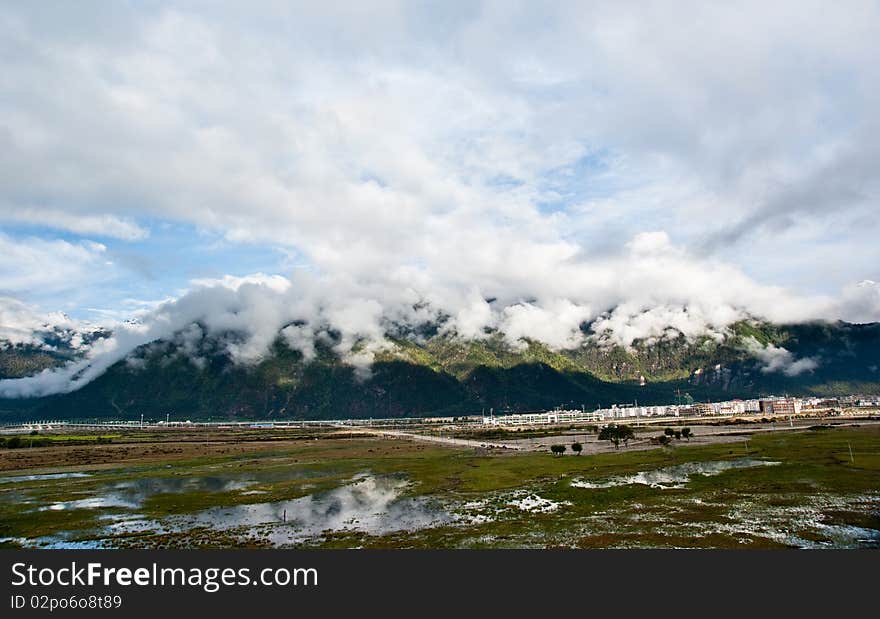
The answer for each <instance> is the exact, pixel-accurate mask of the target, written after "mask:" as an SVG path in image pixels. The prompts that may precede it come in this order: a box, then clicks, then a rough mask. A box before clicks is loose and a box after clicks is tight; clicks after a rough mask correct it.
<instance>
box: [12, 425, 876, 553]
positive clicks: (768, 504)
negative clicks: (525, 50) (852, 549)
mask: <svg viewBox="0 0 880 619" xmlns="http://www.w3.org/2000/svg"><path fill="white" fill-rule="evenodd" d="M331 436H333V435H332V434H330V433H327V432H320V433H316V434H312V433H310V432H305V433H304V432H293V431H284V432H278V433H267V432H265V431H263V432H251V433H249V432H245V431H243V432H241V433H238V434H236V435H233V436H230V435H229V434H221V433H217V434H214V435H207V434H206V435H204V436H201V437H200V436H183V435H174V436H172V435H170V434H168V433H167V432H166V433H165V434H161V433H160V435H158V436H157V435H155V434H149V433H144V434H137V433H135V434H132V435H126V436H123V437H121V438H116V437H114V444H112V445H88V446H85V447H83V446H77V447H61V446H56V447H45V448H34V449H31V450H28V449H19V450H4V451H2V452H0V470H5V471H7V472H6V473H3V475H7V476H15V475H35V474H58V473H72V472H77V473H87V474H88V476H84V477H68V478H63V479H57V478H55V479H39V478H38V479H34V480H30V481H10V480H9V479H8V477H6V478H4V480H2V483H0V539H2V540H4V541H3V542H0V543H2V544H4V545H8V546H17V545H31V544H32V543H33V540H37V539H52V540H56V541H57V540H58V539H62V540H65V541H71V540H73V541H77V540H78V541H86V542H87V541H88V540H93V539H97V540H101V545H103V546H111V547H113V546H136V547H228V546H255V547H261V546H268V545H271V542H270V541H269V538H270V536H268V535H267V536H262V537H261V534H260V533H259V531H260V530H262V529H259V528H258V529H257V532H256V533H254V532H253V531H244V530H237V531H236V530H223V531H221V530H211V529H206V528H205V527H196V528H193V529H191V530H173V531H161V530H156V529H150V528H147V529H146V530H135V531H131V530H129V531H123V532H114V533H113V534H112V535H111V534H109V533H108V531H107V529H106V528H105V525H106V522H107V518H108V516H109V517H116V518H120V519H124V518H127V517H131V518H135V517H136V518H138V519H147V520H149V521H150V522H163V521H165V520H166V519H168V518H173V517H175V516H180V515H186V514H193V513H198V512H203V511H204V510H211V509H216V508H230V507H233V506H240V505H250V504H257V503H260V504H265V503H276V502H283V501H291V500H294V499H298V498H301V497H306V496H320V495H321V494H322V493H326V492H330V491H332V490H334V489H336V488H339V487H341V486H344V485H345V484H348V483H351V480H352V479H353V478H355V476H357V475H359V474H360V475H363V474H370V475H373V476H380V477H381V476H391V475H394V476H403V477H405V479H406V480H408V482H409V483H408V485H407V486H406V487H405V489H403V490H402V495H401V497H399V498H400V499H405V498H407V497H412V498H419V497H420V498H425V499H426V500H428V501H430V502H431V503H432V504H434V505H436V506H437V509H438V510H439V511H442V512H444V513H455V514H456V517H455V518H451V519H446V520H445V521H444V522H443V523H441V524H440V525H438V526H430V527H424V528H416V529H412V530H398V531H392V532H389V533H385V534H381V535H377V534H372V533H369V532H366V531H363V530H358V528H357V527H351V528H348V527H336V528H334V529H332V530H330V529H328V530H326V531H324V532H323V534H322V535H320V536H316V537H314V538H312V539H309V540H307V541H304V542H297V544H298V545H310V546H320V547H393V548H471V547H541V548H545V547H583V548H594V547H601V548H606V547H694V548H699V547H723V548H728V547H732V548H743V547H750V548H754V547H760V548H764V547H790V546H795V547H803V546H816V547H825V546H831V547H849V546H854V545H855V546H858V545H866V544H867V545H869V546H870V545H872V544H873V541H872V540H873V537H872V536H873V535H874V533H876V532H877V531H880V427H878V426H864V427H857V426H850V427H843V428H826V429H815V430H805V431H797V432H779V433H772V434H763V435H759V434H756V435H754V436H753V437H751V439H750V440H749V442H748V443H747V446H746V444H745V443H735V444H731V443H726V444H717V445H703V446H688V445H687V444H685V443H679V444H677V445H676V446H675V447H673V448H662V449H651V450H639V451H636V450H633V451H627V450H626V449H621V450H620V451H619V452H615V453H603V454H595V455H584V456H567V457H554V456H552V455H551V454H549V453H534V452H532V453H515V452H511V451H487V450H472V449H470V450H463V449H451V448H447V447H443V446H434V445H426V444H421V443H414V442H408V441H405V440H390V439H380V438H352V437H345V436H344V435H341V436H338V437H337V438H331ZM199 438H202V439H203V440H197V439H199ZM121 441H125V442H121ZM27 452H31V453H30V454H28V453H27ZM38 452H39V453H38ZM96 452H97V453H98V455H97V456H96ZM742 458H751V459H755V460H761V461H767V462H773V463H778V464H774V465H772V466H770V465H768V466H750V467H748V468H737V469H733V470H728V471H725V472H721V473H719V474H717V475H713V476H704V475H692V476H690V477H689V478H688V479H687V480H686V483H680V484H669V485H667V486H662V487H661V486H654V487H652V486H650V485H645V484H639V483H609V480H611V481H612V482H613V480H615V479H617V480H619V479H621V478H625V477H627V476H632V475H635V474H637V473H639V472H645V471H656V470H661V469H664V470H665V469H668V468H669V467H676V466H679V465H682V464H686V463H704V462H717V461H725V460H739V459H742ZM193 480H197V481H199V483H193ZM205 480H209V481H211V483H206V482H205ZM573 481H574V482H576V484H575V485H572V482H573ZM230 482H233V483H230ZM234 482H242V484H244V485H236V484H235V483H234ZM578 483H580V484H584V483H585V484H586V485H590V484H593V485H594V486H599V487H589V488H584V487H578V485H577V484H578ZM603 485H604V487H603ZM121 487H125V488H128V489H129V492H130V491H131V488H135V489H137V488H141V487H143V488H144V489H146V490H150V491H149V492H144V493H143V494H142V495H139V497H140V498H139V499H138V502H137V504H136V505H134V504H133V505H127V504H125V503H124V502H123V503H121V504H120V503H117V504H114V503H113V502H112V501H110V502H109V503H108V504H106V505H101V506H99V507H96V506H95V504H89V503H88V501H89V500H93V499H95V498H96V497H97V498H101V497H104V498H106V497H107V496H111V495H112V494H113V492H114V489H115V488H121ZM156 488H158V489H159V490H158V491H155V490H156ZM151 489H152V490H151ZM524 497H532V498H533V499H534V500H533V502H536V503H537V504H538V506H539V507H540V506H543V508H541V509H529V508H527V507H523V506H522V505H519V503H518V502H521V501H522V500H523V498H524ZM529 500H532V499H529ZM279 526H281V525H279ZM855 540H861V541H855ZM37 545H39V544H37Z"/></svg>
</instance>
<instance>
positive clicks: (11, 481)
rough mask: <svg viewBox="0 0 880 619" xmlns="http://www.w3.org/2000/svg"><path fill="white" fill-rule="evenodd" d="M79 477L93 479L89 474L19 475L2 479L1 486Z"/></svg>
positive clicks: (0, 480)
mask: <svg viewBox="0 0 880 619" xmlns="http://www.w3.org/2000/svg"><path fill="white" fill-rule="evenodd" d="M77 477H91V474H89V473H47V474H45V475H18V476H14V477H0V484H14V483H18V482H23V481H43V480H47V479H73V478H77Z"/></svg>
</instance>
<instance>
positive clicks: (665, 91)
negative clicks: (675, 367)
mask: <svg viewBox="0 0 880 619" xmlns="http://www.w3.org/2000/svg"><path fill="white" fill-rule="evenodd" d="M877 32H880V3H878V2H859V1H857V0H853V1H852V2H847V3H828V2H811V1H809V0H798V1H784V0H781V1H778V2H772V3H768V2H752V1H743V2H725V3H706V2H686V1H683V2H676V3H669V2H632V3H619V2H513V1H504V2H477V1H469V2H418V1H416V2H413V1H409V2H392V1H388V2H384V1H377V2H357V3H352V2H321V3H317V2H302V3H300V2H280V1H278V2H274V1H264V2H249V3H238V2H195V1H193V2H186V1H179V2H174V3H173V4H172V3H165V2H158V1H142V2H124V1H116V2H88V1H85V2H77V3H69V2H41V3H20V2H0V58H2V61H0V62H2V67H0V68H2V70H0V256H2V259H0V335H3V334H5V335H6V336H7V337H11V336H10V335H9V334H10V333H12V332H15V333H18V334H19V338H20V339H21V338H24V337H25V336H24V335H21V334H24V333H26V332H27V331H28V329H30V328H31V327H32V326H35V325H36V326H39V325H40V324H42V323H45V322H46V321H47V320H48V321H50V322H51V321H52V320H68V318H57V316H58V315H57V314H51V313H53V312H65V313H66V314H67V315H68V316H69V317H70V319H71V320H74V321H82V322H88V323H90V324H93V325H94V324H108V325H117V327H116V328H117V329H119V328H121V327H119V326H118V325H119V324H120V323H121V322H122V321H124V320H126V319H130V318H136V319H137V321H138V322H139V323H140V324H141V326H140V327H137V328H138V329H141V331H138V332H137V334H136V335H137V336H136V337H135V336H134V335H133V336H132V337H133V339H132V340H131V342H130V343H129V345H135V343H142V340H143V339H144V338H150V337H159V336H167V335H169V334H170V331H169V330H170V329H171V328H172V327H173V328H174V329H179V328H184V327H185V326H186V325H187V324H189V323H190V322H191V321H193V320H199V321H202V323H204V324H208V325H212V324H216V325H227V324H228V320H227V319H229V317H228V316H227V317H225V318H224V314H223V312H222V311H220V310H218V309H217V308H216V307H212V306H210V305H203V306H198V307H195V306H194V304H195V301H194V299H211V302H214V301H216V299H214V298H213V297H212V296H211V295H219V296H221V297H223V298H226V297H225V295H228V294H232V295H233V296H234V298H233V299H232V300H229V303H232V304H233V305H234V306H235V308H234V309H229V308H227V309H229V311H230V315H232V316H239V317H240V316H243V315H246V314H247V312H248V311H251V312H255V313H256V314H257V315H259V316H261V317H262V318H261V320H265V328H266V329H270V330H271V329H276V330H277V329H282V328H284V327H285V326H286V325H288V324H289V323H290V322H291V321H304V322H305V323H306V325H307V328H306V331H307V332H304V333H298V334H296V335H294V336H291V337H293V338H294V340H295V341H296V342H298V343H299V344H300V345H302V346H305V347H306V348H307V347H308V346H309V345H311V343H312V342H313V338H314V336H315V334H316V333H319V332H320V331H321V329H323V328H325V327H327V326H328V325H332V326H334V327H339V326H340V325H341V327H342V330H343V332H345V333H348V334H349V336H348V339H347V341H348V342H349V343H351V342H355V341H358V340H360V339H364V338H366V339H367V340H369V341H375V342H376V345H377V346H381V345H382V343H381V339H382V338H381V335H382V331H383V329H385V328H386V327H387V324H388V322H389V321H391V320H404V321H415V322H418V321H419V320H427V319H429V318H430V317H431V316H432V315H433V316H435V317H436V316H437V315H443V316H449V317H451V318H450V320H451V323H450V327H449V328H450V329H451V330H452V331H454V332H456V333H458V334H460V335H463V336H467V337H479V336H480V335H481V334H483V333H484V332H485V330H486V328H487V327H489V328H498V329H502V330H504V331H505V332H506V333H508V334H509V339H510V341H511V343H512V344H516V343H517V342H520V341H521V338H533V339H538V340H541V341H544V342H546V343H548V344H550V345H552V346H556V347H570V346H575V345H577V344H578V343H579V341H580V337H581V335H580V331H579V325H580V324H582V323H584V322H587V323H590V324H593V326H594V330H596V331H597V332H598V333H603V334H605V335H606V336H607V337H608V338H610V340H611V341H614V342H618V343H621V344H629V343H631V342H632V341H633V340H634V339H636V338H640V337H655V336H658V335H660V334H662V333H663V332H664V330H665V329H666V328H668V327H673V328H675V329H677V330H678V331H681V332H684V333H685V334H687V335H693V334H699V333H703V332H707V331H708V332H718V331H719V330H723V328H724V327H725V326H726V325H729V324H730V323H731V322H733V321H735V320H738V319H741V318H743V317H745V316H756V317H760V318H764V319H768V320H772V321H777V322H791V321H803V320H812V319H826V320H837V319H844V320H848V321H854V322H868V321H875V320H880V285H878V284H877V283H876V282H878V281H880V266H878V265H880V243H878V242H877V239H878V233H880V218H878V216H877V214H878V209H880V202H878V195H880V192H878V190H880V174H878V171H880V170H878V167H880V165H878V162H880V115H878V113H877V110H878V109H880V63H878V62H877V60H878V58H880V38H878V37H877V36H876V33H877ZM489 300H493V301H491V302H490V301H489ZM236 304H237V305H236ZM264 304H265V305H267V306H268V307H263V305H264ZM230 307H232V306H230ZM294 308H295V309H294ZM425 308H428V309H425ZM218 312H219V313H218ZM265 312H268V314H270V315H271V316H272V317H273V318H272V319H268V320H266V319H265V314H264V313H265ZM50 314H51V315H54V316H56V318H51V319H50V318H46V316H47V315H50ZM246 328H247V329H249V332H251V333H252V334H254V333H256V332H257V331H259V330H260V329H258V328H257V327H256V326H253V325H250V326H246ZM261 328H262V327H261ZM132 329H135V327H132ZM12 339H14V338H12ZM122 339H125V338H122ZM265 339H266V337H264V336H263V335H260V336H259V337H257V336H256V335H255V340H256V341H257V342H258V344H256V345H255V348H254V350H253V351H251V352H250V353H245V354H244V358H248V359H249V358H253V357H254V356H259V354H260V350H261V344H259V342H263V340H265ZM303 342H305V343H303ZM125 348H126V346H123V345H122V344H121V343H120V342H115V343H114V348H113V349H114V350H115V351H116V352H115V353H114V355H113V356H111V357H108V359H110V358H113V359H114V360H116V359H118V358H120V355H123V354H124V352H125V351H124V349H125ZM343 348H344V347H343ZM105 352H106V351H105ZM341 352H342V353H345V354H347V352H350V347H349V350H342V351H341ZM95 354H97V353H95ZM249 355H250V356H249ZM99 365H102V364H99Z"/></svg>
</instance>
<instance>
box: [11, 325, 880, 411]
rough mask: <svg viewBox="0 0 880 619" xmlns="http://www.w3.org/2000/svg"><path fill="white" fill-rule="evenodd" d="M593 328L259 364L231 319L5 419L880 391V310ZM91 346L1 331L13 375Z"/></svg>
mask: <svg viewBox="0 0 880 619" xmlns="http://www.w3.org/2000/svg"><path fill="white" fill-rule="evenodd" d="M584 329H585V335H586V336H587V337H586V338H585V339H584V342H583V344H582V345H580V346H578V347H577V348H574V349H570V350H554V349H552V348H550V347H548V346H546V345H544V344H542V343H540V342H537V341H533V340H520V341H518V342H516V344H515V345H513V344H511V343H510V341H509V340H508V339H507V338H505V337H504V334H502V333H498V332H494V333H487V334H486V336H485V337H483V338H479V339H470V340H464V339H461V338H458V337H456V336H454V335H450V334H444V333H442V332H440V331H438V330H437V329H421V330H419V331H418V332H414V331H411V330H409V331H408V330H406V329H398V330H395V332H394V333H389V334H387V336H386V338H387V346H386V347H385V348H384V349H382V350H380V351H379V352H377V353H375V355H374V359H373V361H372V363H371V364H370V365H369V366H367V367H362V366H354V365H351V364H349V363H347V362H345V361H344V360H343V359H341V358H340V357H339V356H338V355H337V354H336V352H334V349H333V345H334V342H333V340H332V334H331V336H330V337H328V338H327V339H326V340H322V341H319V342H318V343H317V345H316V347H315V351H314V356H313V357H312V358H310V359H306V358H305V357H304V356H303V354H302V353H301V352H299V351H297V350H294V349H292V348H290V347H289V346H288V345H287V343H286V342H285V340H284V339H283V338H282V337H280V336H279V338H278V339H277V340H276V341H275V342H274V343H273V344H272V346H271V347H270V350H269V352H268V354H266V355H264V356H263V358H262V359H261V360H259V361H257V362H255V363H252V364H243V363H237V362H235V361H234V360H233V358H232V357H231V355H230V354H229V352H228V346H227V345H228V343H229V342H230V341H234V340H235V338H236V334H235V333H232V332H231V333H226V334H222V335H217V334H213V335H203V336H201V337H200V338H199V340H198V341H196V342H192V341H187V342H183V341H181V340H180V339H179V338H169V339H166V340H159V341H156V342H153V343H150V344H147V345H145V346H141V347H140V348H138V349H137V350H135V351H134V352H133V353H131V354H130V355H129V356H128V357H127V358H126V359H125V360H123V361H120V362H117V363H116V364H114V365H112V366H111V367H110V368H109V369H108V370H107V371H106V372H105V373H103V374H102V375H101V376H99V377H98V378H96V379H95V380H93V381H92V382H90V383H88V384H87V385H85V386H84V387H83V388H81V389H79V390H77V391H73V392H71V393H65V394H58V395H52V396H46V397H40V398H21V399H12V398H6V399H0V420H2V421H15V420H25V419H49V418H52V419H96V418H97V419H100V418H115V419H139V418H140V415H141V414H143V415H144V416H145V417H146V418H148V419H149V418H154V419H159V418H164V417H165V415H166V413H170V414H171V416H172V419H176V420H184V419H190V420H195V419H214V420H219V419H273V418H275V419H282V418H283V419H340V418H387V417H405V416H425V415H437V416H447V415H462V414H475V413H480V412H481V411H486V412H488V411H489V409H494V411H495V412H496V413H497V412H501V411H525V410H540V409H550V408H554V407H557V406H563V407H573V408H581V407H585V408H586V409H587V410H591V409H594V408H596V407H599V406H609V405H611V404H613V403H627V402H634V401H637V402H638V403H640V404H652V403H657V404H660V403H674V402H676V401H682V400H683V399H686V400H687V401H690V400H691V399H693V400H698V401H705V400H722V399H731V398H747V397H756V396H762V395H770V394H777V395H782V394H792V395H817V396H826V395H834V394H847V393H872V394H873V393H880V369H878V368H880V323H870V324H850V323H844V322H837V323H824V322H815V323H804V324H790V325H775V324H771V323H767V322H761V321H754V320H750V321H741V322H738V323H735V324H733V325H731V326H730V327H728V328H727V329H726V330H725V331H724V333H723V334H722V335H721V336H719V335H717V334H716V335H709V334H707V335H704V336H700V337H696V338H693V337H692V338H688V337H685V336H684V335H683V334H681V333H676V332H671V331H670V332H667V335H665V336H664V337H662V338H659V339H655V340H651V341H638V340H637V341H635V342H634V343H633V345H632V346H631V347H626V348H624V347H621V346H619V345H614V344H612V343H609V342H608V341H606V340H603V339H602V338H601V337H599V336H598V334H594V333H589V332H588V329H589V328H588V327H584ZM108 334H109V332H96V333H94V334H93V335H92V336H91V337H92V338H100V337H105V336H107V335H108ZM82 354H84V353H83V352H82V351H81V348H76V347H73V346H71V345H70V342H69V338H68V339H67V340H65V339H64V338H63V337H58V338H56V339H55V340H50V341H49V343H48V344H47V343H46V342H45V341H44V343H43V344H39V345H38V344H21V343H19V344H16V345H13V344H11V343H9V342H7V343H5V344H3V343H0V379H9V378H19V377H23V376H28V375H34V374H36V373H38V372H40V371H44V370H47V369H49V370H51V368H56V367H60V366H62V365H64V364H65V363H68V362H70V361H72V360H75V359H77V358H78V357H80V356H81V355H82Z"/></svg>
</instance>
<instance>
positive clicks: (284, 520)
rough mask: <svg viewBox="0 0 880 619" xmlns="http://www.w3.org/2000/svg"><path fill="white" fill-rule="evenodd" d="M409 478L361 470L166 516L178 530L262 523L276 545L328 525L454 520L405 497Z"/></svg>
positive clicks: (364, 527) (380, 530)
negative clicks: (287, 491) (286, 494)
mask: <svg viewBox="0 0 880 619" xmlns="http://www.w3.org/2000/svg"><path fill="white" fill-rule="evenodd" d="M407 486H408V483H407V481H406V480H405V479H402V478H397V477H388V476H385V477H377V476H373V475H361V476H358V477H356V478H355V479H354V480H353V481H352V482H351V483H349V484H346V485H344V486H341V487H339V488H336V489H334V490H330V491H327V492H321V493H317V494H312V495H309V496H305V497H301V498H298V499H292V500H289V501H277V502H272V503H253V504H248V505H236V506H232V507H215V508H211V509H207V510H205V511H202V512H199V513H196V514H192V515H189V516H180V517H177V518H175V519H170V520H169V521H167V522H165V523H164V524H165V526H166V527H168V526H169V525H170V526H171V527H172V528H174V529H178V530H187V529H194V528H199V527H206V528H210V529H213V530H233V529H247V528H252V527H257V526H261V525H271V526H269V527H264V528H263V529H262V530H261V533H262V534H263V535H265V537H266V538H267V539H269V540H270V541H271V542H272V543H274V544H276V545H284V544H291V543H296V542H300V541H304V540H306V539H310V538H314V537H318V536H320V535H321V534H322V533H324V532H325V531H359V532H363V533H369V534H372V535H383V534H386V533H393V532H397V531H414V530H418V529H424V528H429V527H433V526H438V525H440V524H443V523H445V522H449V521H451V520H452V517H451V516H450V515H449V514H448V513H447V512H445V511H443V510H442V509H440V508H438V507H437V506H435V505H433V504H432V503H431V502H430V501H428V500H427V499H425V498H423V497H401V494H402V493H403V492H404V490H405V489H406V487H407Z"/></svg>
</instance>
